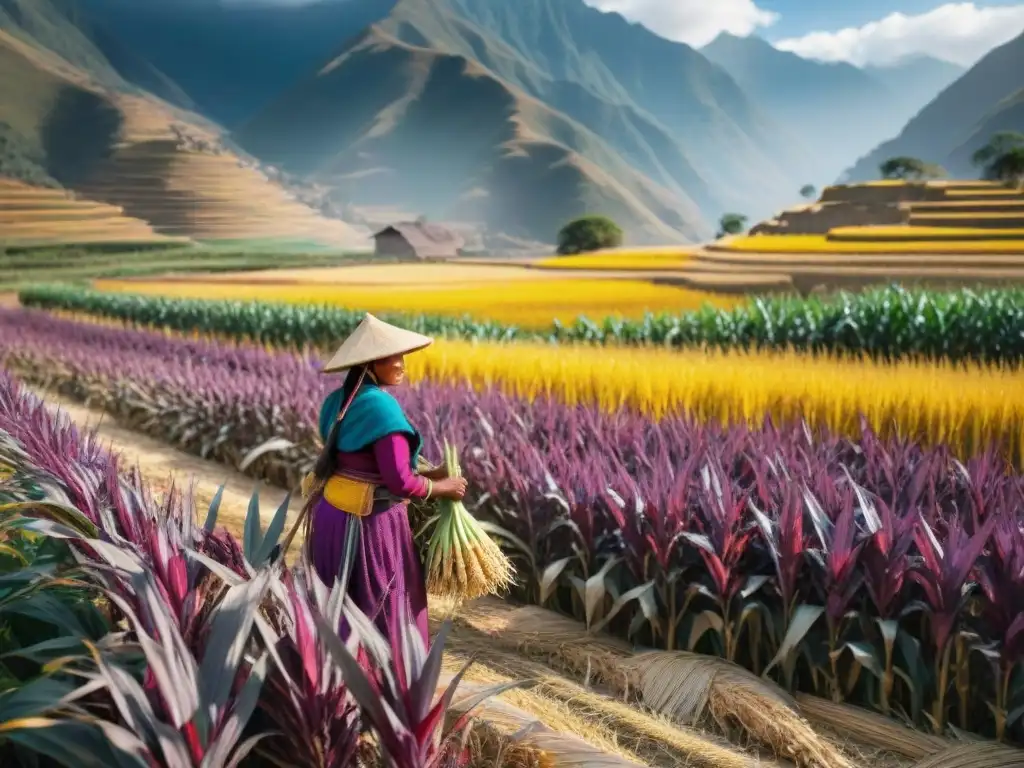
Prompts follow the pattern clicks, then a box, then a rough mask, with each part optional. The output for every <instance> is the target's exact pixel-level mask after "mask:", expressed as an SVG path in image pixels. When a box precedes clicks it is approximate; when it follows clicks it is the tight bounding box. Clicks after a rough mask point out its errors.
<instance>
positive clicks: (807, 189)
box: [800, 184, 818, 200]
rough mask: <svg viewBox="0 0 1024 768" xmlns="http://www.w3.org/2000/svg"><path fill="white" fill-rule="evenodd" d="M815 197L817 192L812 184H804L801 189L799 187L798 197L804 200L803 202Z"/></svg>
mask: <svg viewBox="0 0 1024 768" xmlns="http://www.w3.org/2000/svg"><path fill="white" fill-rule="evenodd" d="M817 195H818V190H817V189H816V188H815V187H814V185H813V184H804V185H803V186H802V187H800V197H802V198H804V199H805V200H811V199H812V198H814V197H817Z"/></svg>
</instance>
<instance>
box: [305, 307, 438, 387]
mask: <svg viewBox="0 0 1024 768" xmlns="http://www.w3.org/2000/svg"><path fill="white" fill-rule="evenodd" d="M433 343H434V340H433V339H432V338H430V337H429V336H424V335H422V334H419V333H414V332H413V331H407V330H405V329H404V328H399V327H397V326H394V325H391V324H389V323H385V322H384V321H383V320H378V319H377V318H376V317H374V316H373V315H371V314H369V313H367V315H366V317H364V318H363V319H362V321H361V322H360V323H359V325H357V326H356V329H355V330H354V331H352V333H350V334H349V337H348V338H347V339H345V341H344V342H342V344H341V346H340V347H339V348H338V351H337V352H335V353H334V357H332V358H331V359H330V360H329V361H328V363H327V365H325V366H324V368H323V373H337V372H338V371H343V370H345V369H347V368H354V367H355V366H357V365H363V364H365V363H370V362H373V361H374V360H381V359H383V358H385V357H391V356H392V355H405V354H408V353H410V352H416V351H417V350H420V349H423V348H424V347H429V346H430V345H431V344H433Z"/></svg>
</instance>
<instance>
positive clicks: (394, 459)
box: [338, 433, 429, 499]
mask: <svg viewBox="0 0 1024 768" xmlns="http://www.w3.org/2000/svg"><path fill="white" fill-rule="evenodd" d="M411 460H412V456H411V454H410V451H409V441H408V439H406V437H405V436H404V435H401V434H398V433H395V434H393V435H387V436H386V437H382V438H381V439H380V440H378V441H377V442H375V443H374V444H373V448H372V449H366V450H363V451H357V452H355V453H346V452H344V451H341V452H339V453H338V465H339V467H341V468H343V469H352V470H355V471H356V472H365V473H367V474H373V475H380V477H381V478H382V479H383V480H384V485H385V487H387V489H388V490H389V491H390V492H391V493H392V494H394V495H395V496H399V497H401V498H403V499H422V498H426V495H427V488H428V487H429V486H428V484H427V479H426V478H425V477H421V476H420V475H417V474H416V473H415V472H413V470H412V467H411V466H410V462H411Z"/></svg>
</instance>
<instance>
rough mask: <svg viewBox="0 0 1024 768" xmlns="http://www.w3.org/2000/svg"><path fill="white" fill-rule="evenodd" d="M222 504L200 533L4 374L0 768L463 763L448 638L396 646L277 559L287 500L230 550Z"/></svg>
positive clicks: (174, 503) (185, 508)
mask: <svg viewBox="0 0 1024 768" xmlns="http://www.w3.org/2000/svg"><path fill="white" fill-rule="evenodd" d="M219 500H220V496H219V494H218V496H217V497H216V498H215V499H214V501H213V504H212V505H211V506H210V508H209V510H208V511H207V513H206V523H205V525H204V526H202V527H200V526H199V525H198V524H197V522H196V521H194V519H193V517H194V514H195V510H194V509H193V508H191V506H190V505H191V501H192V499H191V497H190V496H188V495H181V494H180V493H171V494H169V495H168V496H167V497H166V498H165V499H163V500H160V501H159V502H158V501H155V500H154V499H153V498H152V496H151V495H150V493H149V491H148V488H147V487H146V486H145V485H144V484H143V483H142V482H141V481H140V479H139V477H138V475H137V474H134V475H130V474H124V473H122V472H121V470H120V468H119V467H118V463H117V460H116V458H114V457H112V456H111V455H110V454H108V453H106V451H105V450H103V449H102V448H101V447H100V445H99V442H98V441H97V440H96V439H95V438H94V437H92V436H85V437H84V438H83V437H80V436H79V434H78V433H77V431H76V430H75V428H74V426H73V425H69V424H68V423H67V422H66V421H65V420H62V419H57V418H55V417H53V416H52V415H51V414H50V413H49V412H48V411H47V410H46V408H45V407H44V406H43V404H42V403H41V402H40V401H39V400H37V399H36V398H35V397H34V396H32V395H30V394H28V393H26V392H24V391H22V390H21V389H20V387H19V386H18V385H17V384H15V383H14V382H13V380H12V379H11V378H10V377H9V376H7V375H6V374H5V373H4V372H2V371H0V503H2V504H3V505H4V507H3V512H4V517H3V519H2V521H0V526H2V533H3V548H2V550H0V567H2V572H3V578H2V580H0V608H2V613H3V624H2V626H3V634H2V635H0V651H2V652H3V673H4V674H3V681H2V685H0V723H2V725H3V737H4V738H3V740H2V741H0V760H2V762H3V764H4V765H40V764H43V765H62V766H68V767H69V768H150V767H151V766H168V767H169V766H178V767H179V768H193V767H194V768H200V767H202V768H232V767H233V766H238V765H245V766H268V765H303V766H314V767H315V768H332V767H333V768H355V766H356V765H360V766H384V765H386V766H389V768H391V767H400V768H428V766H434V767H436V766H439V765H443V766H455V765H458V764H464V762H465V759H466V758H467V757H468V755H467V754H464V750H465V744H464V742H463V738H462V737H463V735H464V731H465V726H466V723H465V722H460V721H459V720H458V718H447V719H446V717H445V715H446V714H455V713H456V712H455V709H453V708H450V707H451V698H450V695H449V694H447V693H446V692H445V691H444V690H443V689H444V688H445V687H447V686H448V685H451V686H452V687H453V688H454V686H457V685H458V681H457V680H456V681H455V682H453V683H450V684H445V685H441V686H440V687H439V683H441V680H440V678H441V669H442V668H441V653H442V650H443V646H444V642H445V639H444V636H439V637H437V638H435V640H434V643H433V647H432V648H431V649H430V654H429V657H428V655H427V649H426V648H423V643H422V640H420V639H419V638H420V636H419V634H418V632H417V631H416V630H415V628H414V626H413V624H412V622H411V619H410V621H409V623H408V624H407V625H406V631H405V633H403V634H404V635H405V636H404V637H399V638H391V643H390V644H389V643H388V642H385V639H384V638H382V637H380V635H379V634H376V631H375V629H374V628H373V625H372V623H371V622H370V621H369V620H368V619H367V618H366V617H365V616H362V615H361V614H359V613H358V611H354V610H353V609H352V608H351V607H350V606H345V607H344V608H343V607H342V595H343V591H342V587H340V586H338V587H336V588H335V589H333V590H328V589H327V588H326V587H325V586H324V585H323V584H322V583H321V582H319V580H318V579H317V577H316V576H315V572H314V571H313V569H312V568H308V567H307V568H302V567H299V568H295V569H282V568H281V567H280V566H279V565H276V564H275V563H274V562H273V557H272V553H273V549H274V546H275V545H276V544H277V541H278V537H279V536H280V534H281V530H282V526H283V523H284V516H285V512H286V511H287V506H288V505H287V502H286V503H285V504H284V505H283V506H282V507H281V508H280V509H279V510H278V512H277V514H276V515H275V516H274V520H273V522H272V523H271V524H270V526H269V527H268V528H267V530H266V531H263V530H261V528H260V521H259V503H258V500H257V499H256V498H255V497H254V499H253V502H252V503H251V504H250V513H249V518H248V520H247V522H246V525H245V537H244V539H243V541H237V540H236V539H234V538H233V537H232V536H231V535H230V534H229V533H228V532H227V531H225V530H224V529H223V528H220V529H218V528H216V521H217V511H218V506H219ZM55 574H56V578H55ZM342 617H344V618H346V619H347V621H348V622H349V623H350V626H351V627H352V628H353V630H354V632H353V635H352V636H351V639H352V642H351V643H350V644H349V645H348V646H347V647H346V645H345V644H343V643H342V642H341V641H340V639H339V637H338V634H337V627H338V626H339V623H340V621H341V619H342ZM122 622H123V624H122ZM123 629H127V630H128V631H127V632H125V631H122V630H123ZM403 643H405V645H403ZM417 645H418V646H419V647H418V648H417ZM357 657H358V659H359V661H357ZM505 687H506V688H507V687H508V686H505ZM498 690H500V687H499V686H495V687H493V688H492V689H490V691H489V692H490V693H494V692H497V691H498ZM487 694H488V692H484V696H486V695H487ZM466 703H467V704H468V703H470V702H466ZM459 706H460V707H463V711H464V706H463V705H459ZM453 721H454V722H453ZM363 731H367V732H369V733H371V734H372V736H373V738H372V739H371V740H370V741H365V740H362V739H361V732H363ZM373 744H376V745H377V746H373ZM40 758H43V760H42V762H41V761H40Z"/></svg>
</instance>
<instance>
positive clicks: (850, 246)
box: [715, 235, 1024, 256]
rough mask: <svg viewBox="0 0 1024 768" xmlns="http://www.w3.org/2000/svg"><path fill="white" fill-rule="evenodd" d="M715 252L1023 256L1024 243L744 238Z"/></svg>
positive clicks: (751, 236)
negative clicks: (1001, 254)
mask: <svg viewBox="0 0 1024 768" xmlns="http://www.w3.org/2000/svg"><path fill="white" fill-rule="evenodd" d="M715 250H726V251H730V250H731V251H740V252H747V253H815V254H819V253H820V254H830V253H834V254H845V253H895V254H904V253H920V254H922V255H923V256H926V255H927V254H930V253H964V254H974V253H978V254H985V253H1014V254H1016V253H1019V254H1021V255H1022V256H1024V239H1020V240H999V241H995V240H991V241H989V240H970V239H964V240H940V241H935V242H921V241H916V242H915V241H913V240H897V239H884V238H882V239H879V240H858V241H842V240H832V239H830V238H829V237H828V236H827V235H749V236H748V235H744V236H739V237H734V238H730V239H729V240H727V241H722V242H720V243H717V244H715Z"/></svg>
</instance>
